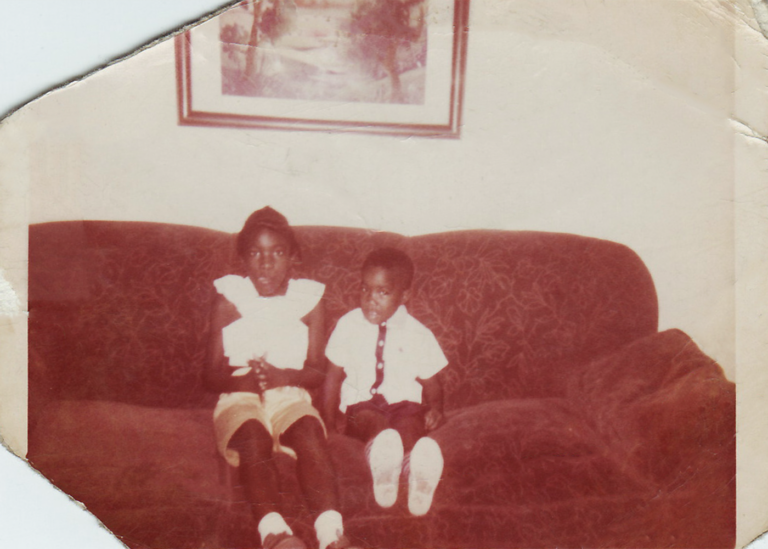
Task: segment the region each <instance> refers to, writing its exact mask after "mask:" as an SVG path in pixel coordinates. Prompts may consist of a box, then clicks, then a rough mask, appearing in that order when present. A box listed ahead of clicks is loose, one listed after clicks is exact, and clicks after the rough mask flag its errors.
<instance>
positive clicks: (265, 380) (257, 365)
mask: <svg viewBox="0 0 768 549" xmlns="http://www.w3.org/2000/svg"><path fill="white" fill-rule="evenodd" d="M249 365H251V368H253V372H254V374H255V375H256V380H257V383H258V386H259V391H260V392H262V393H263V392H264V391H267V390H269V389H274V388H275V387H284V386H286V385H291V382H290V374H289V372H287V371H286V370H282V369H280V368H276V367H275V366H273V365H272V364H270V363H269V362H267V361H266V360H265V359H264V358H260V359H257V360H253V361H251V363H249Z"/></svg>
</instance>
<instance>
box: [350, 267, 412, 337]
mask: <svg viewBox="0 0 768 549" xmlns="http://www.w3.org/2000/svg"><path fill="white" fill-rule="evenodd" d="M410 295H411V291H410V290H409V289H407V288H403V284H402V282H401V281H400V280H399V279H398V277H397V276H395V275H394V273H392V271H390V270H388V269H385V268H384V267H370V268H368V269H365V270H363V286H362V288H361V291H360V308H361V309H362V310H363V316H365V319H366V320H367V321H368V322H370V323H371V324H381V323H382V322H384V321H386V320H389V318H390V317H391V316H392V315H393V314H395V311H397V309H398V307H400V305H402V304H404V303H405V302H406V301H408V298H409V297H410Z"/></svg>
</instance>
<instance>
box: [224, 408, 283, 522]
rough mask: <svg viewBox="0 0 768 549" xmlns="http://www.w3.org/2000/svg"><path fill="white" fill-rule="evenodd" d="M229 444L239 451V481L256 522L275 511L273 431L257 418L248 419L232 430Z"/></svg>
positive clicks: (277, 485)
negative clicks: (271, 433)
mask: <svg viewBox="0 0 768 549" xmlns="http://www.w3.org/2000/svg"><path fill="white" fill-rule="evenodd" d="M229 445H230V446H231V447H232V448H234V449H235V450H237V452H238V453H239V454H240V467H239V473H240V482H241V483H242V484H243V487H244V488H245V495H246V497H247V498H248V501H249V502H250V503H251V508H252V510H253V515H254V517H255V518H256V522H259V521H261V519H262V518H264V517H265V516H266V515H267V514H269V513H272V512H278V502H279V498H280V488H279V480H278V476H277V466H276V465H275V462H274V459H273V456H272V435H270V434H269V431H267V429H266V427H264V426H263V425H262V424H261V423H259V422H258V421H256V420H249V421H246V422H245V423H243V425H242V426H241V427H240V428H239V429H238V430H237V431H236V432H235V434H234V435H233V436H232V439H231V440H230V442H229Z"/></svg>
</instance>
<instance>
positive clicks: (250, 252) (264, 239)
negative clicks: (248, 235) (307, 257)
mask: <svg viewBox="0 0 768 549" xmlns="http://www.w3.org/2000/svg"><path fill="white" fill-rule="evenodd" d="M295 259H296V258H295V255H294V254H292V253H291V244H290V242H289V241H288V239H287V238H285V237H284V236H282V235H281V234H279V233H276V232H274V231H272V230H270V229H263V230H261V231H259V232H258V233H257V234H256V236H255V237H254V238H253V242H252V243H251V245H250V247H248V248H247V250H246V252H245V257H244V258H243V260H244V261H245V269H246V272H247V274H248V278H249V279H250V280H251V282H252V283H253V285H254V286H255V287H256V291H258V292H259V295H261V296H265V297H270V296H275V295H284V294H285V291H286V289H287V288H288V280H289V278H290V271H291V267H292V266H293V263H294V260H295Z"/></svg>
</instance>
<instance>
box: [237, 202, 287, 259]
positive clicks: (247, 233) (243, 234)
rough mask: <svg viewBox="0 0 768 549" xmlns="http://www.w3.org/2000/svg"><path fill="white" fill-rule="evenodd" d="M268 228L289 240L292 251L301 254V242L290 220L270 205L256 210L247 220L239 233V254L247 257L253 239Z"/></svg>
mask: <svg viewBox="0 0 768 549" xmlns="http://www.w3.org/2000/svg"><path fill="white" fill-rule="evenodd" d="M265 229H268V230H270V231H272V232H274V233H277V234H279V235H280V236H282V237H283V238H285V239H286V240H287V241H288V244H289V247H290V253H291V254H295V255H297V256H299V255H300V251H299V242H298V240H296V235H295V234H294V233H293V229H292V228H291V226H290V225H289V224H288V220H287V219H286V218H285V216H284V215H283V214H281V213H280V212H278V211H277V210H275V209H273V208H271V207H270V206H265V207H264V208H262V209H260V210H256V211H255V212H253V213H252V214H251V215H250V216H248V219H247V220H246V221H245V225H243V228H242V230H241V231H240V232H239V233H238V234H237V241H236V246H237V255H239V256H240V257H245V256H246V254H247V253H248V248H249V247H250V246H251V244H252V243H253V240H254V239H255V238H256V236H257V235H258V234H259V232H261V231H263V230H265Z"/></svg>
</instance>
